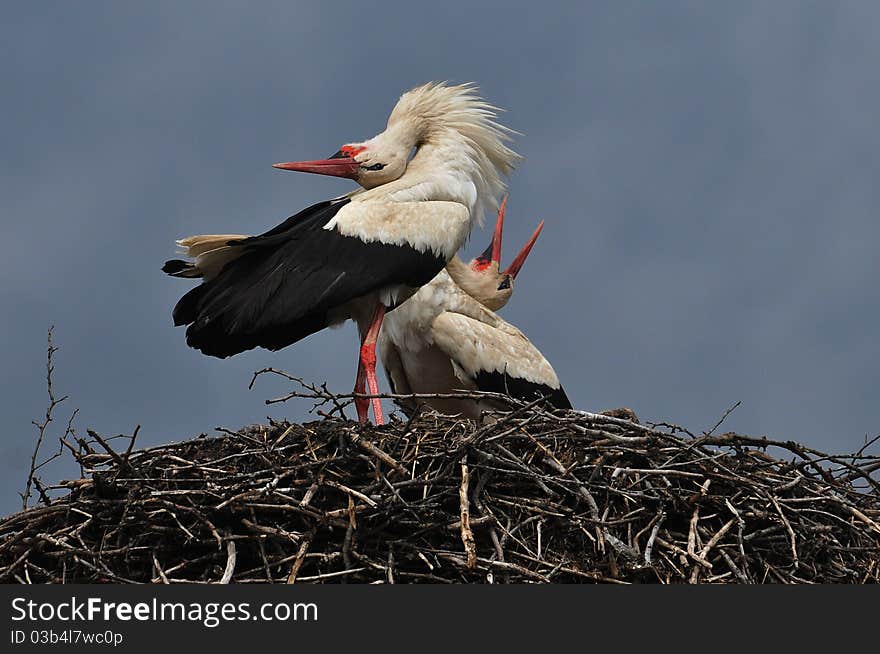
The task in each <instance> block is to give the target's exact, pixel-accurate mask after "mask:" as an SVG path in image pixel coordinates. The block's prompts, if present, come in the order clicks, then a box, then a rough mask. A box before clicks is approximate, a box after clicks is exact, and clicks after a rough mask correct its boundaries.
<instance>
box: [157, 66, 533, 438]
mask: <svg viewBox="0 0 880 654" xmlns="http://www.w3.org/2000/svg"><path fill="white" fill-rule="evenodd" d="M497 111H498V110H497V109H496V108H495V107H493V106H491V105H489V104H488V103H486V102H485V101H483V100H482V99H481V98H480V97H478V96H477V94H476V89H475V87H474V86H472V85H470V84H465V85H460V86H448V85H446V84H443V83H429V84H425V85H423V86H420V87H417V88H415V89H413V90H411V91H409V92H407V93H405V94H403V96H401V98H400V100H399V101H398V102H397V105H396V106H395V107H394V109H393V111H392V112H391V115H390V117H389V118H388V125H387V127H386V129H385V131H384V132H382V133H381V134H379V135H377V136H374V137H373V138H371V139H369V140H367V141H363V142H360V143H349V144H347V145H344V146H342V147H341V148H340V150H339V151H338V152H336V154H334V155H332V156H331V157H330V158H329V159H323V160H317V161H301V162H290V163H283V164H275V167H276V168H281V169H283V170H295V171H301V172H309V173H318V174H322V175H333V176H336V177H347V178H350V179H353V180H355V181H356V182H357V183H358V184H360V185H361V186H362V187H363V189H358V190H356V191H354V192H352V193H349V194H347V195H345V196H342V197H339V198H335V199H333V200H328V201H325V202H320V203H318V204H315V205H313V206H311V207H308V208H307V209H304V210H302V211H300V212H299V213H297V214H296V215H294V216H292V217H290V218H288V219H287V220H285V221H284V222H283V223H281V224H280V225H278V226H277V227H275V228H273V229H271V230H269V231H267V232H265V233H263V234H261V235H259V236H251V237H247V236H239V235H234V234H233V235H230V234H222V235H205V236H193V237H190V238H186V239H183V240H181V241H179V242H178V244H179V245H180V246H181V247H182V248H183V250H184V253H185V254H186V255H188V256H189V257H190V258H191V259H192V260H191V261H189V262H187V261H181V260H173V261H169V262H166V264H165V266H164V267H163V270H164V271H165V272H167V273H168V274H170V275H174V276H177V277H201V278H202V284H200V285H199V286H197V287H196V288H194V289H192V290H191V291H189V292H188V293H187V294H186V295H184V296H183V297H182V298H181V299H180V301H179V302H178V303H177V306H175V308H174V314H173V315H174V324H175V325H188V327H187V330H186V341H187V343H188V344H189V345H190V346H191V347H194V348H196V349H198V350H200V351H201V352H203V353H204V354H208V355H212V356H216V357H221V358H223V357H228V356H231V355H234V354H238V353H239V352H243V351H245V350H250V349H252V348H255V347H263V348H267V349H269V350H279V349H281V348H283V347H286V346H288V345H291V344H292V343H296V342H297V341H299V340H300V339H302V338H305V337H306V336H308V335H310V334H313V333H315V332H317V331H319V330H321V329H324V328H325V327H327V326H329V325H333V324H338V323H341V322H343V321H345V320H347V319H349V318H351V319H353V320H355V321H356V322H357V325H358V330H359V331H360V338H361V348H360V356H359V359H358V372H357V381H356V383H355V393H356V394H364V393H366V391H367V388H368V389H369V393H370V394H371V395H376V394H378V392H379V386H378V383H377V380H376V351H375V348H376V339H377V337H378V335H379V329H380V327H381V325H382V320H383V317H384V315H385V313H386V311H391V310H392V309H394V308H395V307H396V306H398V305H399V304H400V303H401V302H403V301H404V300H406V299H407V298H408V297H410V296H411V295H412V294H413V293H415V292H416V290H417V289H418V288H419V287H421V286H422V285H423V284H426V283H427V282H429V281H430V280H431V279H432V278H433V277H434V276H435V275H436V274H437V273H438V272H440V271H441V270H442V269H443V267H444V266H445V265H446V263H447V262H448V261H449V260H450V259H451V258H452V257H453V255H454V254H455V252H456V251H457V250H458V249H459V248H460V247H461V246H462V244H463V243H464V242H465V240H466V239H467V237H468V235H469V234H470V231H471V227H472V226H473V224H474V222H476V221H479V220H480V219H481V218H482V215H483V212H484V208H485V206H486V204H488V205H489V206H492V205H496V204H497V198H498V197H499V196H500V195H501V194H502V193H503V191H504V188H505V185H504V182H503V180H502V175H507V174H509V173H510V171H511V170H512V168H513V166H514V164H515V163H516V161H517V160H518V159H519V155H517V154H516V153H515V152H513V151H512V150H510V149H509V148H508V147H507V146H506V143H507V142H508V141H509V140H510V135H511V133H512V132H511V130H509V129H507V128H506V127H503V126H501V125H499V124H498V123H497V122H495V118H496V116H497ZM355 405H356V408H357V412H358V419H359V421H360V422H362V423H363V422H366V421H367V417H368V411H369V406H370V402H369V400H367V399H365V398H356V399H355ZM372 406H373V413H374V416H375V421H376V424H382V423H383V422H384V419H383V416H382V405H381V402H380V401H379V400H378V399H374V400H373V402H372Z"/></svg>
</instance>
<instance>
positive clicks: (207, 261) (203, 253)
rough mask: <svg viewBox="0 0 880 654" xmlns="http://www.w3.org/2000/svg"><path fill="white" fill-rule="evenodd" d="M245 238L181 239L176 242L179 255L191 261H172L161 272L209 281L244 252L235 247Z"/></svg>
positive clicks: (198, 237) (227, 236)
mask: <svg viewBox="0 0 880 654" xmlns="http://www.w3.org/2000/svg"><path fill="white" fill-rule="evenodd" d="M247 238H249V237H248V236H245V235H243V234H202V235H200V236H189V237H187V238H182V239H180V240H179V241H177V245H178V246H179V247H180V249H181V254H183V255H185V256H187V257H190V258H192V259H193V261H191V262H190V261H182V260H181V259H172V260H170V261H166V262H165V265H164V266H162V271H163V272H165V273H167V274H169V275H171V276H172V277H186V278H195V277H204V278H205V279H206V280H208V279H211V278H212V277H216V276H217V274H218V273H219V272H220V271H221V270H222V269H223V266H225V265H226V264H227V263H229V262H230V261H232V260H233V259H236V258H238V257H239V256H241V254H242V253H243V251H244V250H243V249H242V248H237V247H235V246H236V245H237V244H239V243H241V242H242V241H243V240H244V239H247Z"/></svg>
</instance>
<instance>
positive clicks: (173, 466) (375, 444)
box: [0, 405, 880, 583]
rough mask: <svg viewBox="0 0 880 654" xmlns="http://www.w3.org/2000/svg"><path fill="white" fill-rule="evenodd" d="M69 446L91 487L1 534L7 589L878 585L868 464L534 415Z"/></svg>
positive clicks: (875, 507)
mask: <svg viewBox="0 0 880 654" xmlns="http://www.w3.org/2000/svg"><path fill="white" fill-rule="evenodd" d="M780 448H782V449H780ZM71 451H72V452H74V454H75V456H76V458H77V459H78V462H79V464H80V466H81V469H82V478H80V479H76V480H72V481H67V482H62V483H61V484H58V485H55V486H54V487H44V486H42V485H40V484H39V483H38V482H36V483H37V488H38V489H39V492H40V495H41V496H42V498H43V505H42V506H36V507H34V508H30V509H27V510H25V511H23V512H21V513H18V514H15V515H12V516H9V517H7V518H5V519H3V520H2V521H0V581H4V582H14V581H18V582H33V583H42V582H51V583H60V582H67V583H72V582H76V583H95V582H132V583H134V582H138V583H141V582H142V583H178V582H198V583H216V582H221V583H229V582H240V583H266V582H280V583H284V582H287V583H293V582H295V583H310V582H312V583H328V582H348V583H412V582H435V583H441V582H442V583H459V582H468V583H473V582H483V583H484V582H490V583H491V582H494V583H512V582H545V583H546V582H609V583H628V582H633V583H656V582H659V583H688V582H690V583H696V582H699V583H777V582H778V583H808V582H820V583H830V582H843V583H866V582H877V581H878V580H880V562H878V558H880V524H878V523H880V484H878V482H877V481H876V480H874V479H872V478H871V472H872V471H873V470H876V469H877V468H878V467H880V463H878V457H876V456H868V455H866V454H864V452H863V451H862V452H859V453H857V454H854V455H850V456H846V457H833V456H828V455H825V454H823V453H821V452H817V451H815V450H812V449H810V448H807V447H804V446H801V445H798V444H796V443H792V442H776V441H769V440H767V439H757V438H750V437H748V436H742V435H738V434H734V433H727V434H723V435H712V434H711V433H710V434H709V435H702V436H699V437H694V436H693V435H691V434H690V433H689V432H686V431H685V430H683V429H682V428H680V427H676V426H674V425H667V424H661V425H650V426H644V425H641V424H638V422H636V421H635V420H634V419H626V418H624V417H619V416H618V415H604V414H591V413H583V412H575V411H569V412H559V411H556V412H553V411H551V410H549V409H546V408H542V407H541V406H535V405H529V406H522V405H520V406H519V407H518V408H516V409H515V410H514V411H512V412H510V413H506V414H498V415H496V416H494V417H492V418H490V419H488V420H484V421H483V422H482V423H479V424H478V423H475V422H473V421H467V420H458V419H455V418H449V417H443V416H440V415H437V414H434V413H425V412H422V413H421V414H420V415H417V416H415V417H413V418H411V419H410V420H409V421H403V420H395V421H393V422H391V423H390V424H388V425H385V426H382V427H373V426H369V425H368V426H363V427H361V426H359V425H357V424H355V423H352V422H350V421H347V420H343V419H340V418H336V417H325V418H324V419H322V420H319V421H316V422H312V423H308V424H291V423H288V422H270V423H269V424H267V425H256V426H250V427H247V428H244V429H241V430H239V431H236V432H233V431H223V432H222V433H221V434H219V435H217V436H212V437H208V436H204V435H203V436H201V437H199V438H196V439H194V440H189V441H185V442H180V443H174V444H169V445H164V446H161V447H155V448H150V449H143V450H135V449H133V448H132V447H129V448H128V449H127V450H125V449H124V448H118V450H117V449H114V448H113V445H111V442H110V441H108V439H105V438H102V437H100V436H99V435H98V434H95V433H94V432H92V438H91V439H79V440H78V444H77V445H76V446H75V447H72V448H71ZM769 452H777V453H778V455H776V456H774V455H771V454H770V453H769ZM53 490H54V492H55V493H58V492H59V490H60V491H63V494H62V495H61V496H60V497H51V495H52V493H53Z"/></svg>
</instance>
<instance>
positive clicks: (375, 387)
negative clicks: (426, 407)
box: [354, 304, 385, 425]
mask: <svg viewBox="0 0 880 654" xmlns="http://www.w3.org/2000/svg"><path fill="white" fill-rule="evenodd" d="M384 317H385V306H384V305H382V304H380V305H379V306H377V307H376V312H375V313H374V314H373V319H372V321H370V326H369V327H368V328H367V331H366V333H365V334H364V337H363V340H362V341H361V351H360V358H359V361H358V376H357V381H356V382H355V389H354V392H355V393H365V392H366V390H367V389H366V388H364V387H365V386H366V387H368V389H369V392H370V395H378V394H379V382H378V380H377V379H376V340H377V339H378V338H379V329H380V328H381V327H382V319H383V318H384ZM370 402H372V405H373V416H374V418H375V420H376V424H377V425H384V424H385V417H384V415H383V414H382V401H381V400H380V399H379V398H378V397H374V398H372V400H366V399H361V400H358V399H355V407H356V408H357V412H358V422H360V423H365V422H366V421H367V419H368V412H369V405H370Z"/></svg>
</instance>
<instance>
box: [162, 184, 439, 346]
mask: <svg viewBox="0 0 880 654" xmlns="http://www.w3.org/2000/svg"><path fill="white" fill-rule="evenodd" d="M349 202H350V200H348V199H347V198H346V199H342V200H330V201H326V202H320V203H318V204H315V205H313V206H311V207H309V208H307V209H304V210H303V211H301V212H299V213H298V214H296V215H294V216H291V217H290V218H288V219H287V220H286V221H284V222H283V223H282V224H280V225H278V226H277V227H275V228H273V229H271V230H269V231H268V232H265V233H264V234H262V235H260V236H254V237H251V238H247V239H242V240H239V241H232V242H230V245H232V246H233V247H241V248H243V252H242V254H241V255H240V256H238V257H237V258H235V259H233V260H232V261H230V262H229V263H227V264H226V266H225V267H224V268H223V269H222V270H221V271H220V273H219V274H217V276H216V277H214V278H212V279H211V280H210V281H207V282H203V283H202V284H201V285H200V286H197V287H196V288H194V289H192V290H191V291H190V292H189V293H187V294H186V295H184V296H183V297H182V298H181V299H180V301H179V302H178V303H177V306H175V307H174V324H175V325H189V327H187V330H186V342H187V344H188V345H190V346H191V347H194V348H196V349H198V350H201V351H202V352H203V353H205V354H209V355H211V356H216V357H221V358H223V357H228V356H232V355H233V354H238V353H239V352H244V351H245V350H250V349H253V348H255V347H264V348H266V349H269V350H279V349H281V348H283V347H286V346H288V345H291V344H292V343H295V342H297V341H299V340H300V339H302V338H305V337H306V336H308V335H309V334H313V333H315V332H317V331H320V330H321V329H323V328H324V327H326V326H327V325H328V312H329V311H331V310H332V309H333V308H335V307H338V306H340V305H342V304H344V303H346V302H348V301H350V300H353V299H355V298H358V297H361V296H363V295H366V294H368V293H370V292H371V291H375V290H378V289H380V288H384V287H387V286H392V285H395V284H406V285H409V286H413V287H418V286H422V285H424V284H426V283H427V282H429V281H430V280H431V279H432V278H433V277H434V276H435V275H436V274H437V273H439V272H440V270H442V269H443V266H445V265H446V262H445V261H444V260H443V259H442V258H440V257H437V256H436V255H433V254H431V253H430V252H428V253H426V252H419V251H418V250H416V249H414V248H411V247H407V246H397V245H389V244H386V243H381V242H375V241H374V242H370V243H367V242H365V241H362V240H360V239H358V238H354V237H349V236H343V235H341V234H340V233H339V232H338V231H336V230H325V229H323V227H324V225H325V224H326V223H327V221H329V220H330V219H331V218H332V217H333V216H334V215H335V214H336V212H338V211H339V210H340V209H341V208H342V207H343V206H345V205H346V204H348V203H349ZM166 265H168V264H166Z"/></svg>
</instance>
